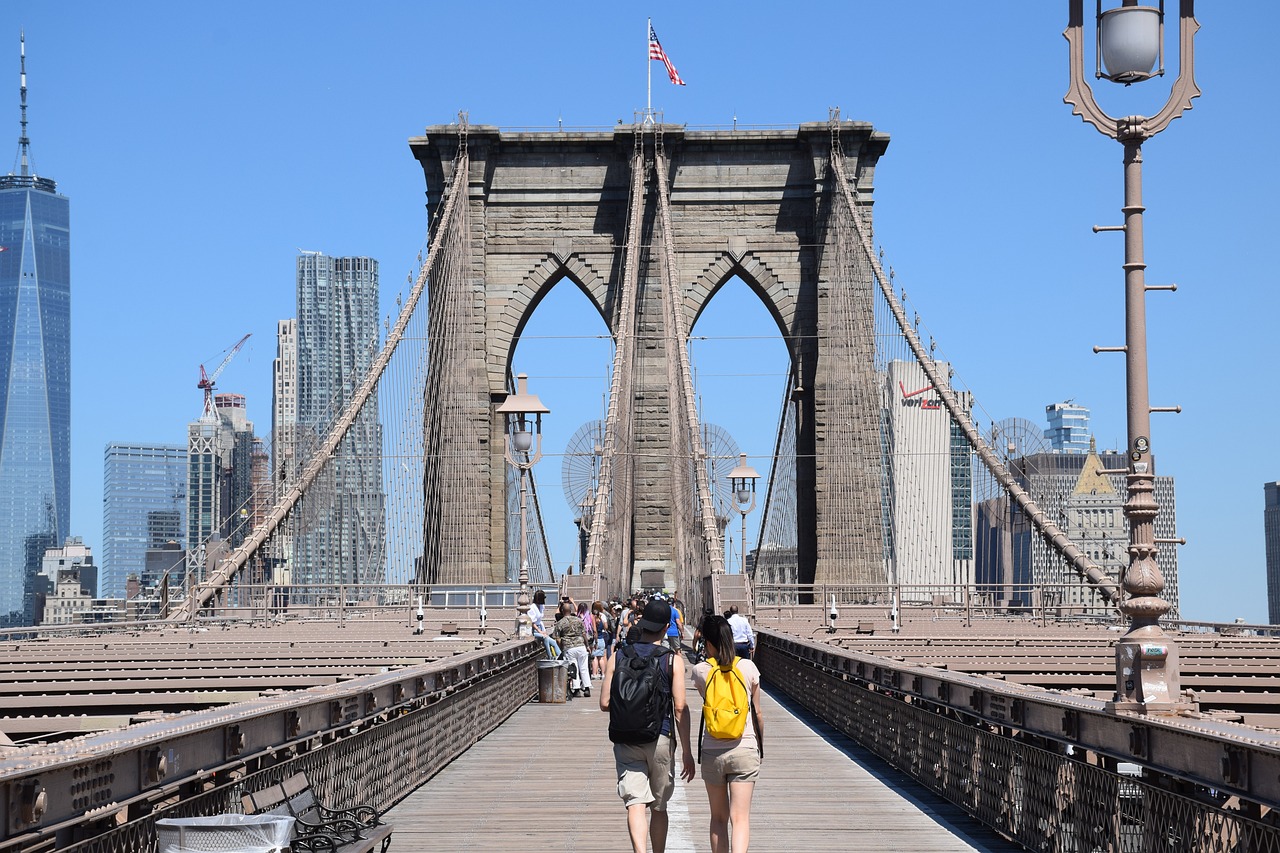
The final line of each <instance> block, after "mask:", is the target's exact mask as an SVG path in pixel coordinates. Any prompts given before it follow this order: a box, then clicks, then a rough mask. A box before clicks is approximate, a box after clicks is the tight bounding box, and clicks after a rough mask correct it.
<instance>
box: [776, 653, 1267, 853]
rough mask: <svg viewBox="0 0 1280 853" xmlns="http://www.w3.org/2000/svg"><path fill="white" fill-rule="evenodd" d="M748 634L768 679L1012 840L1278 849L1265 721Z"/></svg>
mask: <svg viewBox="0 0 1280 853" xmlns="http://www.w3.org/2000/svg"><path fill="white" fill-rule="evenodd" d="M759 637H760V640H759V649H758V652H757V658H756V660H757V662H758V663H759V664H760V668H761V671H762V672H763V674H764V677H765V679H766V680H767V681H768V682H769V683H770V684H771V685H774V686H776V687H777V688H779V689H781V690H782V691H783V692H785V693H786V694H787V695H789V696H790V697H792V698H793V699H794V700H795V701H797V702H799V703H800V704H801V705H804V706H805V707H806V708H808V709H809V710H810V711H812V712H813V713H815V714H817V715H818V716H819V717H821V718H823V719H824V720H826V721H827V722H828V723H830V724H831V725H833V726H835V727H836V728H837V729H839V730H840V731H842V732H844V733H845V734H847V735H849V736H850V737H852V738H853V739H854V740H856V741H857V742H858V743H860V744H862V745H863V746H864V747H866V748H867V749H869V750H871V751H872V752H874V753H875V754H876V755H878V756H880V757H881V758H883V759H884V760H886V761H888V762H889V763H890V764H892V765H894V766H895V767H897V768H899V769H900V770H902V771H904V772H906V773H908V774H910V775H911V776H912V777H913V778H915V779H916V780H917V781H919V782H920V783H921V784H923V785H925V786H926V787H928V788H930V789H931V790H933V791H935V792H937V793H938V794H940V795H941V796H943V797H945V798H946V799H948V800H950V801H951V802H953V803H955V804H956V805H958V806H960V807H961V808H963V809H964V810H965V811H966V812H968V813H969V814H971V815H973V816H974V817H975V818H977V819H978V820H980V821H982V822H983V823H985V824H987V825H989V826H991V827H993V828H994V829H996V830H998V831H999V832H1001V833H1002V834H1004V835H1006V836H1008V837H1010V838H1012V839H1014V840H1016V841H1017V842H1019V843H1020V844H1023V845H1024V846H1026V847H1027V848H1028V849H1031V850H1038V851H1052V852H1053V853H1086V851H1115V853H1129V851H1132V852H1133V853H1139V851H1141V853H1165V851H1167V853H1175V851H1178V853H1183V851H1190V850H1195V851H1203V853H1277V851H1280V827H1278V826H1277V824H1276V822H1275V816H1274V815H1275V813H1274V812H1273V811H1272V809H1274V808H1275V807H1276V806H1278V805H1280V732H1267V731H1261V730H1258V729H1253V728H1249V727H1246V726H1240V725H1233V724H1231V723H1223V722H1218V721H1211V720H1207V719H1192V718H1173V719H1170V718H1146V717H1143V716H1141V715H1138V714H1128V713H1108V712H1106V711H1104V710H1103V704H1104V703H1102V702H1101V701H1099V700H1094V699H1088V698H1084V697H1076V696H1067V695H1055V694H1052V693H1048V692H1046V691H1043V690H1037V689H1034V688H1023V687H1018V686H1016V685H1007V684H1003V683H1001V682H997V681H994V680H992V679H986V678H982V677H979V676H969V675H964V674H960V673H950V672H947V671H945V670H941V669H935V668H932V667H927V666H914V665H911V664H906V663H900V662H896V661H892V660H889V659H887V658H878V657H875V656H871V655H864V654H857V653H854V652H849V651H845V650H842V649H837V648H835V647H832V646H829V645H825V644H823V643H817V642H812V641H806V640H801V639H798V638H794V637H789V636H787V635H784V634H778V633H776V632H773V631H769V630H762V631H760V632H759ZM1121 765H1125V767H1126V768H1134V767H1136V768H1138V770H1137V771H1136V772H1137V774H1138V775H1130V774H1129V773H1124V772H1121V771H1122V767H1121Z"/></svg>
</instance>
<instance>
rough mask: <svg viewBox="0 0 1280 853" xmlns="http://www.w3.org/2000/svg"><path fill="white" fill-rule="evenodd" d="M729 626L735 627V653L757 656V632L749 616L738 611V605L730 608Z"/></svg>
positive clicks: (749, 656)
mask: <svg viewBox="0 0 1280 853" xmlns="http://www.w3.org/2000/svg"><path fill="white" fill-rule="evenodd" d="M725 618H726V619H728V620H729V627H730V628H732V629H733V653H734V654H736V655H737V656H738V657H740V658H751V659H752V660H755V658H756V634H755V632H754V631H752V630H751V623H750V622H748V621H747V617H745V616H743V615H742V614H740V613H738V605H736V604H735V605H733V606H731V607H730V608H729V615H728V616H726V617H725Z"/></svg>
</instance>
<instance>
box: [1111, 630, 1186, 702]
mask: <svg viewBox="0 0 1280 853" xmlns="http://www.w3.org/2000/svg"><path fill="white" fill-rule="evenodd" d="M1135 635H1136V636H1135ZM1106 709H1107V711H1109V712H1116V711H1131V712H1135V713H1139V714H1178V713H1181V712H1183V711H1195V710H1198V705H1197V704H1196V703H1195V702H1194V701H1190V700H1188V699H1187V698H1186V697H1185V696H1183V694H1182V691H1181V689H1180V687H1179V683H1178V649H1177V647H1176V646H1175V645H1174V644H1173V643H1172V642H1171V641H1170V640H1169V638H1168V637H1167V636H1165V634H1164V632H1163V631H1162V630H1160V627H1159V626H1158V625H1147V626H1143V627H1140V628H1137V629H1135V630H1133V631H1131V632H1130V633H1129V634H1128V635H1126V636H1125V637H1122V638H1121V639H1120V641H1119V642H1117V643H1116V694H1115V698H1114V699H1112V700H1111V701H1110V702H1108V703H1107V704H1106Z"/></svg>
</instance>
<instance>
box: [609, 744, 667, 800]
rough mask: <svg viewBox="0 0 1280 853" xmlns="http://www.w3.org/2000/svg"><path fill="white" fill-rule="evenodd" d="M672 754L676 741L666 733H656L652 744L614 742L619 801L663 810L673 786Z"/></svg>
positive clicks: (614, 761)
mask: <svg viewBox="0 0 1280 853" xmlns="http://www.w3.org/2000/svg"><path fill="white" fill-rule="evenodd" d="M675 754H676V744H675V741H674V740H672V739H671V737H670V736H668V735H658V739H657V740H655V741H653V742H652V743H615V744H614V745H613V763H614V766H615V767H616V769H617V771H618V796H619V797H621V798H622V804H623V805H624V806H627V807H630V806H634V805H636V804H638V803H642V804H645V805H648V806H649V808H651V809H653V810H654V811H656V812H662V811H666V810H667V800H669V799H671V792H672V791H674V790H675V787H676V779H675V775H674V767H675Z"/></svg>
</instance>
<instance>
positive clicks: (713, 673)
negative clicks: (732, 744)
mask: <svg viewBox="0 0 1280 853" xmlns="http://www.w3.org/2000/svg"><path fill="white" fill-rule="evenodd" d="M707 663H709V664H710V665H711V669H710V671H708V672H707V690H706V695H705V696H704V697H703V700H702V724H703V726H704V727H705V728H706V732H707V734H709V735H711V736H712V737H714V738H720V739H721V740H736V739H737V738H740V737H742V733H743V732H744V731H746V729H747V716H748V715H749V714H750V712H751V694H750V692H748V690H747V682H746V681H745V680H744V679H743V678H742V673H741V672H739V671H738V659H737V658H736V657H735V658H733V659H732V661H731V662H730V663H729V665H728V666H723V665H721V664H719V663H716V659H715V658H707Z"/></svg>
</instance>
